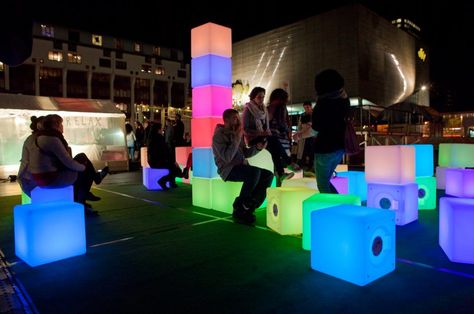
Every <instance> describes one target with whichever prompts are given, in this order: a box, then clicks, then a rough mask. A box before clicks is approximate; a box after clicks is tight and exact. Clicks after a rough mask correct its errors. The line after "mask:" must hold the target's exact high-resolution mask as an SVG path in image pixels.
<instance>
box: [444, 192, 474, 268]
mask: <svg viewBox="0 0 474 314" xmlns="http://www.w3.org/2000/svg"><path fill="white" fill-rule="evenodd" d="M439 245H440V246H441V248H442V249H443V251H444V253H446V255H447V256H448V258H449V260H450V261H452V262H457V263H469V264H474V199H471V198H454V197H442V198H440V200H439Z"/></svg>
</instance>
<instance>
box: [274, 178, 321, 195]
mask: <svg viewBox="0 0 474 314" xmlns="http://www.w3.org/2000/svg"><path fill="white" fill-rule="evenodd" d="M281 186H282V187H305V188H308V189H313V190H314V191H315V192H316V191H318V185H317V183H316V179H315V178H299V179H291V180H283V182H282V183H281Z"/></svg>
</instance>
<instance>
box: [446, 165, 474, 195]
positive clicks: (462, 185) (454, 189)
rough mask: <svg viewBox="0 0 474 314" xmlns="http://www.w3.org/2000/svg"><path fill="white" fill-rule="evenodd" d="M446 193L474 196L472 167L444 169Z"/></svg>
mask: <svg viewBox="0 0 474 314" xmlns="http://www.w3.org/2000/svg"><path fill="white" fill-rule="evenodd" d="M472 158H474V156H473V157H472ZM446 194H448V195H452V196H457V197H466V198H474V169H451V168H449V169H446Z"/></svg>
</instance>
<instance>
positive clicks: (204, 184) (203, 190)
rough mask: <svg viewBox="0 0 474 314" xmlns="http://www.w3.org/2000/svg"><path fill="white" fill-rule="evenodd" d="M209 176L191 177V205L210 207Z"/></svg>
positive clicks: (210, 190)
mask: <svg viewBox="0 0 474 314" xmlns="http://www.w3.org/2000/svg"><path fill="white" fill-rule="evenodd" d="M211 181H212V180H211V179H210V178H199V177H193V181H192V184H193V189H192V197H193V205H194V206H199V207H204V208H209V209H211V208H212V184H211Z"/></svg>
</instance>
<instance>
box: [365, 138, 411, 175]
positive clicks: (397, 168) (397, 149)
mask: <svg viewBox="0 0 474 314" xmlns="http://www.w3.org/2000/svg"><path fill="white" fill-rule="evenodd" d="M365 179H366V180H367V182H371V183H372V182H374V183H375V182H376V183H386V184H403V183H409V182H415V148H414V147H413V146H406V145H391V146H367V147H366V148H365Z"/></svg>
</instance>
